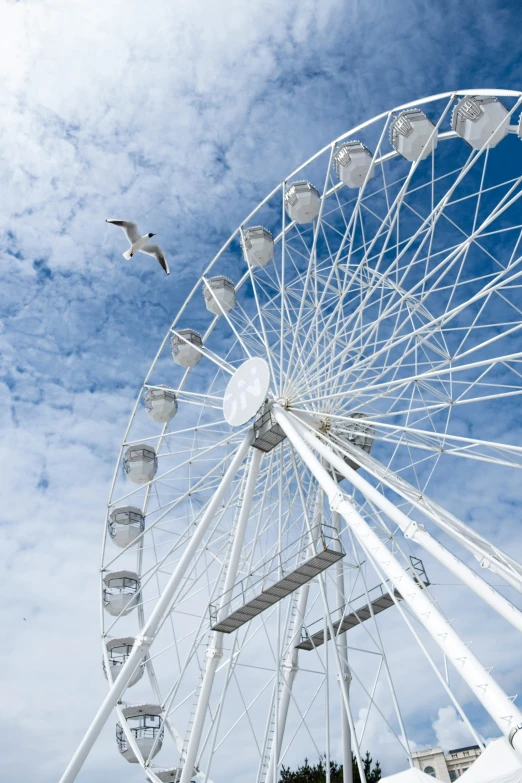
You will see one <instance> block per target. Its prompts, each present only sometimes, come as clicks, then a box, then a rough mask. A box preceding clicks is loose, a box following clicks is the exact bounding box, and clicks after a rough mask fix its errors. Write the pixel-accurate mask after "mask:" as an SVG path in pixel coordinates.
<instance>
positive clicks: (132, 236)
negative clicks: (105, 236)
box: [105, 218, 170, 275]
mask: <svg viewBox="0 0 522 783" xmlns="http://www.w3.org/2000/svg"><path fill="white" fill-rule="evenodd" d="M105 222H106V223H112V225H113V226H119V227H120V228H122V229H123V230H124V232H125V236H126V237H127V239H128V240H129V242H130V247H129V249H128V250H126V251H125V253H123V258H125V259H127V261H128V260H129V258H132V256H133V255H134V253H138V252H140V253H146V255H148V256H155V257H156V258H157V259H158V261H159V263H160V266H161V267H162V269H164V270H165V272H166V273H167V274H168V275H170V269H169V265H168V264H167V259H166V258H165V253H164V252H163V250H162V249H161V247H160V246H159V245H154V244H152V243H151V242H150V239H151V237H154V236H156V234H145V235H144V236H141V235H140V232H139V231H138V226H137V225H136V223H132V222H131V221H130V220H109V219H108V218H107V219H106V220H105Z"/></svg>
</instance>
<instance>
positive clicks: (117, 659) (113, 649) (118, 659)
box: [103, 636, 145, 688]
mask: <svg viewBox="0 0 522 783" xmlns="http://www.w3.org/2000/svg"><path fill="white" fill-rule="evenodd" d="M133 646H134V637H133V636H123V637H121V638H120V639H111V640H110V641H108V642H107V654H108V658H109V667H110V671H111V677H112V680H113V682H114V680H115V679H116V677H117V676H118V675H119V673H120V672H121V670H122V667H123V664H124V663H125V661H126V660H127V658H128V657H129V655H130V653H131V650H132V648H133ZM144 669H145V661H144V660H143V661H141V663H140V665H139V666H138V668H137V669H136V671H135V672H134V674H133V675H132V677H131V679H130V681H129V683H128V685H127V688H132V686H133V685H136V683H137V682H138V681H139V680H141V678H142V677H143V671H144ZM103 671H104V673H105V676H106V677H107V669H106V666H105V661H104V662H103Z"/></svg>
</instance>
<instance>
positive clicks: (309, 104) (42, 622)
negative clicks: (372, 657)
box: [0, 0, 521, 783]
mask: <svg viewBox="0 0 522 783" xmlns="http://www.w3.org/2000/svg"><path fill="white" fill-rule="evenodd" d="M515 11H516V6H513V7H510V5H509V4H508V3H500V2H498V3H496V2H485V1H484V0H482V2H471V0H466V2H462V3H459V4H452V3H447V2H446V3H444V2H443V3H438V4H436V6H434V5H433V4H430V3H424V2H413V1H411V0H410V2H399V0H392V2H386V3H384V2H382V0H381V2H369V0H367V1H366V2H353V3H345V2H341V0H330V1H328V0H326V1H325V0H323V2H311V1H309V2H297V0H293V1H292V2H286V3H280V2H275V1H268V0H265V2H257V3H249V4H245V3H242V2H239V0H236V1H235V2H234V1H233V0H227V2H222V3H211V2H200V3H194V2H177V3H175V4H172V3H167V2H164V0H161V1H160V0H150V1H149V2H148V3H147V4H146V7H145V6H144V5H143V4H142V3H139V2H136V0H131V1H130V2H129V0H125V1H124V0H113V1H112V2H109V3H102V2H100V1H99V0H94V2H93V0H91V1H90V2H87V0H78V2H75V3H68V2H66V1H65V0H40V2H38V3H36V2H31V1H30V0H20V1H19V2H6V0H4V3H3V4H2V5H0V26H1V27H2V29H3V30H8V31H9V34H8V35H5V36H4V38H3V43H2V48H1V51H0V78H1V81H2V85H3V97H2V123H1V126H0V163H1V168H2V178H1V181H0V190H1V192H2V205H3V206H2V211H1V213H0V239H1V242H2V254H1V263H2V267H3V268H2V277H1V294H2V295H1V298H0V310H1V316H2V329H1V332H0V352H1V357H2V365H3V367H2V370H3V385H2V401H3V405H2V406H1V408H0V415H1V417H2V422H1V424H2V427H1V432H2V445H1V455H2V464H3V465H5V469H3V471H2V478H3V498H4V502H3V507H2V512H1V514H0V524H1V527H2V534H3V535H2V539H3V546H2V550H1V555H0V558H1V565H2V567H1V573H2V587H3V594H4V596H8V599H9V600H7V601H4V602H3V608H2V615H3V618H2V619H3V627H4V628H7V629H8V633H7V634H6V642H5V644H4V646H3V650H2V658H3V661H2V668H1V672H2V673H1V679H2V683H1V688H0V692H1V693H2V704H3V710H2V711H1V713H0V716H1V717H0V737H1V740H0V742H1V744H2V757H3V774H4V776H5V779H6V780H14V779H15V777H17V776H20V777H27V776H28V775H30V774H31V773H32V772H33V771H34V769H38V779H39V781H41V783H47V781H49V783H50V782H51V781H53V782H54V781H55V780H56V779H57V777H58V776H59V773H60V772H61V770H62V768H63V766H64V764H65V763H66V761H67V759H68V757H69V755H70V753H71V751H72V749H73V748H74V746H75V743H77V742H78V740H79V739H80V736H81V734H82V731H83V729H84V728H85V727H86V724H87V722H88V720H89V718H90V716H91V715H92V714H93V712H94V711H95V709H96V706H97V705H98V703H99V701H100V700H101V698H102V697H103V694H104V691H105V684H104V681H103V676H102V674H101V665H100V660H99V656H100V651H99V638H98V634H99V627H98V596H97V589H98V587H97V565H98V557H99V547H100V537H101V529H102V519H103V515H104V506H105V502H106V496H107V490H108V485H109V481H110V477H111V473H112V469H113V464H114V460H115V458H116V454H117V449H118V446H119V443H120V440H121V437H122V433H123V430H124V426H125V422H126V419H127V417H128V415H129V412H130V409H131V405H132V401H133V398H134V396H135V394H136V391H137V389H138V386H139V384H140V382H141V379H142V377H143V375H144V373H145V371H146V369H147V367H148V364H149V363H150V360H151V358H152V356H153V354H154V353H155V350H156V348H157V345H158V343H159V341H160V339H161V337H162V336H163V334H164V332H165V331H166V329H167V326H168V324H169V322H170V320H171V319H172V317H173V315H174V314H175V312H176V309H177V308H178V307H179V305H180V303H181V302H182V301H183V298H184V296H185V294H186V293H187V292H188V290H189V288H190V287H192V285H193V283H194V281H195V279H196V277H197V275H198V274H199V273H200V272H201V271H202V268H203V266H204V264H206V263H207V262H208V260H209V259H210V258H211V257H212V256H213V255H214V254H215V252H216V251H217V249H218V248H219V246H220V245H221V243H222V242H223V241H224V240H225V239H226V237H227V235H228V234H229V233H230V231H231V230H232V229H233V228H234V227H235V226H236V225H237V224H238V223H239V222H240V221H241V219H242V218H243V217H244V215H245V214H247V213H248V212H249V211H250V210H251V209H252V208H253V206H254V205H255V204H256V203H257V201H259V200H260V198H262V197H263V196H264V194H265V193H266V192H267V191H268V190H269V189H271V188H272V187H273V186H274V184H275V183H276V182H278V181H280V180H281V179H282V178H283V177H284V176H286V175H287V174H288V173H289V171H291V170H292V169H293V168H295V167H296V166H298V165H299V163H300V162H302V160H304V159H306V158H307V157H308V156H309V155H311V154H312V153H313V152H314V151H315V150H316V149H317V148H318V147H320V146H323V145H324V144H326V143H327V142H328V141H329V140H331V139H332V138H334V137H335V136H336V135H338V134H340V133H342V132H344V131H345V130H346V129H347V128H349V127H350V126H352V125H355V124H356V123H357V122H360V121H362V120H364V119H367V118H368V117H370V116H371V115H373V114H375V113H377V112H380V111H383V110H385V109H387V108H390V106H392V105H394V104H398V103H400V102H402V101H408V100H413V99H414V98H415V97H420V96H422V95H426V94H430V93H435V92H439V91H442V90H444V89H451V88H454V87H455V88H457V87H462V86H464V87H468V86H470V85H472V84H477V85H479V86H483V85H495V86H505V87H508V88H510V87H516V86H517V83H519V80H520V75H521V67H520V64H519V63H518V61H517V57H516V53H517V51H518V48H519V41H518V38H517V35H518V26H517V25H516V24H513V15H514V13H515ZM510 52H513V53H514V54H513V55H511V54H510ZM105 217H124V218H130V219H134V220H136V221H137V222H138V224H139V225H140V227H142V228H143V230H144V231H146V230H148V231H154V232H155V233H156V234H157V235H158V239H159V241H160V243H161V245H162V246H163V247H164V248H165V251H166V252H167V253H168V256H169V260H170V263H171V269H172V270H173V274H172V275H171V278H170V279H169V280H167V281H166V280H165V279H164V277H163V276H162V275H161V274H160V272H161V270H158V269H157V268H156V267H157V264H156V262H155V261H154V259H149V258H145V257H143V258H136V259H134V261H133V262H129V263H126V262H124V261H123V259H122V258H121V252H122V251H123V249H124V247H125V243H124V242H123V241H122V236H120V235H119V234H118V232H115V231H114V230H113V229H112V228H111V227H108V226H106V224H105V223H104V222H103V221H104V218H105ZM455 486H456V485H455V483H453V484H452V485H451V487H452V489H451V490H450V496H451V495H452V494H453V493H455V492H456V489H455ZM477 491H481V488H479V487H477ZM450 500H454V502H457V498H456V497H455V498H453V497H451V498H450ZM508 513H509V509H508V508H506V509H505V513H504V512H503V514H502V518H507V515H508ZM472 606H473V609H474V610H475V609H476V611H477V612H480V609H479V608H478V607H475V605H474V604H472ZM476 616H477V615H475V617H476ZM24 617H25V618H26V619H25V621H24V619H23V618H24ZM468 625H469V628H470V630H471V629H472V626H473V622H472V619H470V620H469V623H468ZM493 647H494V646H493V645H492V646H491V653H492V655H493V653H494V649H493ZM512 664H513V666H514V658H513V656H512V655H511V653H510V652H509V650H507V651H506V654H505V658H504V660H503V662H501V677H504V679H505V680H506V682H505V685H506V687H507V686H508V685H509V686H510V685H512V684H513V686H515V685H516V682H515V680H516V677H514V676H513V675H512V674H511V665H512ZM436 717H437V713H436V711H434V712H433V720H435V719H436ZM442 717H443V718H444V716H442ZM450 717H451V716H449V717H448V716H445V720H449V718H450ZM438 720H439V721H440V720H442V718H441V717H440V715H439V719H438ZM439 725H440V724H437V726H439ZM430 732H431V733H430ZM424 739H425V740H426V742H429V741H430V740H433V741H435V739H436V737H435V734H434V730H432V729H431V727H430V726H429V725H428V727H427V731H426V735H425V737H424V738H421V739H420V740H419V741H421V742H422V741H424ZM22 748H23V753H21V752H20V749H22ZM374 755H375V754H374ZM390 758H391V757H390ZM393 763H394V761H393V759H391V761H390V764H393ZM101 774H103V775H104V777H105V778H107V779H110V780H112V781H114V783H119V781H121V783H123V781H125V782H126V783H127V781H129V780H141V779H142V777H141V774H140V772H139V771H138V770H135V769H133V768H130V767H129V765H127V764H125V763H124V762H123V761H122V760H121V759H120V758H119V757H118V754H117V752H116V748H115V745H114V738H113V723H112V722H111V723H110V724H109V725H108V726H107V727H106V730H105V731H104V733H103V735H102V737H101V739H100V741H99V743H98V744H97V746H96V748H95V750H94V752H93V754H92V756H91V758H90V759H89V761H88V763H87V765H86V767H85V770H84V771H83V773H82V776H81V778H80V780H83V781H85V783H89V782H90V781H95V780H99V779H100V775H101ZM32 776H34V775H32Z"/></svg>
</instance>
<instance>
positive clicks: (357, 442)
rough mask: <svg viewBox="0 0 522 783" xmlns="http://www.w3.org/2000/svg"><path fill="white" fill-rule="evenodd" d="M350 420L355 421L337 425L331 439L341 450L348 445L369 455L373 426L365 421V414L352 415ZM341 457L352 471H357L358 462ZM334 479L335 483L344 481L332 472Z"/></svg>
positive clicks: (373, 432)
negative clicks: (335, 440)
mask: <svg viewBox="0 0 522 783" xmlns="http://www.w3.org/2000/svg"><path fill="white" fill-rule="evenodd" d="M350 418H352V419H356V420H357V421H346V422H342V423H339V424H337V425H336V426H335V427H334V428H332V430H331V433H332V435H333V437H334V438H336V439H337V440H338V441H339V443H340V445H341V448H342V446H343V445H344V444H350V445H352V446H357V448H359V449H362V451H364V452H366V454H369V453H370V451H371V450H372V446H373V440H374V435H375V429H374V427H373V424H371V423H370V422H368V421H366V419H367V418H368V417H367V415H366V414H365V413H352V414H351V416H350ZM342 457H343V459H344V461H345V462H346V464H347V465H348V466H349V467H350V468H352V470H359V468H360V467H361V466H360V465H359V463H358V462H356V461H355V460H354V459H350V457H348V456H347V455H346V454H343V455H342ZM334 477H335V479H336V481H342V480H343V479H344V476H342V475H341V474H340V473H337V472H336V471H334Z"/></svg>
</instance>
